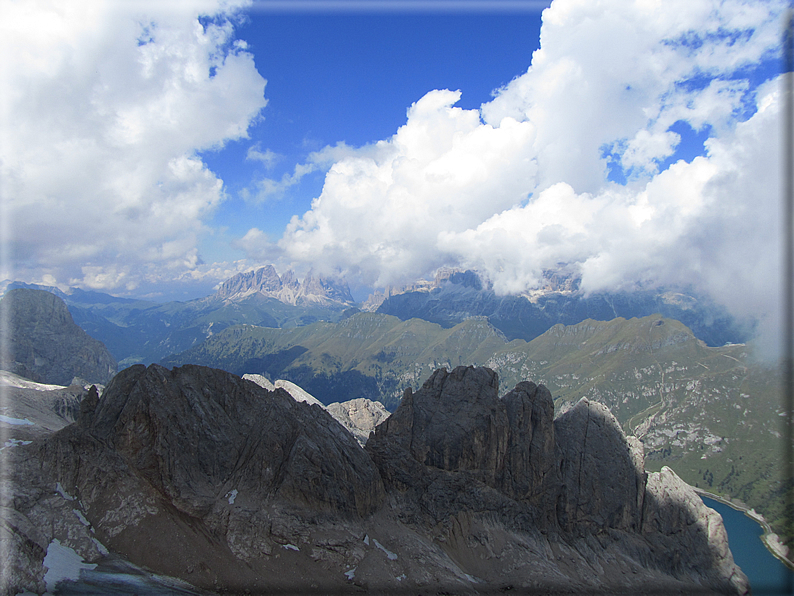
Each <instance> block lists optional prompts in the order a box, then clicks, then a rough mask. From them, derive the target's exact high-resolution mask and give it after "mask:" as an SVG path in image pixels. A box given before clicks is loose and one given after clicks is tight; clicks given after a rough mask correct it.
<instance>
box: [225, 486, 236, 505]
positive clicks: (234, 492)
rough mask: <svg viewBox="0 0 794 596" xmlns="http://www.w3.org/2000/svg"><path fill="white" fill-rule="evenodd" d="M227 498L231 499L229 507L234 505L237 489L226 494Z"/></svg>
mask: <svg viewBox="0 0 794 596" xmlns="http://www.w3.org/2000/svg"><path fill="white" fill-rule="evenodd" d="M226 496H227V497H228V499H229V505H234V500H235V499H236V498H237V489H236V488H235V489H234V490H233V491H231V492H228V493H226Z"/></svg>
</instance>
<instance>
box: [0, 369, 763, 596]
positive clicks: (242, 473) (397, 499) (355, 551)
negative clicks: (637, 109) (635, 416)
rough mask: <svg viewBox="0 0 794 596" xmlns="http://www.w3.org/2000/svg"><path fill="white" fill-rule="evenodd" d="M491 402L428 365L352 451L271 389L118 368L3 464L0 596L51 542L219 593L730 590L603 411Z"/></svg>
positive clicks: (39, 577) (333, 424)
mask: <svg viewBox="0 0 794 596" xmlns="http://www.w3.org/2000/svg"><path fill="white" fill-rule="evenodd" d="M498 385H499V382H498V378H497V376H496V374H495V373H494V372H493V371H492V370H490V369H487V368H474V367H458V368H456V369H454V370H453V371H451V372H450V371H447V370H446V369H440V370H438V371H436V372H435V373H434V374H433V375H432V376H431V377H430V378H429V379H428V380H427V381H426V382H425V383H424V385H423V386H422V388H421V389H420V390H418V391H417V392H415V393H414V392H412V391H411V390H406V393H405V396H404V398H403V400H402V402H401V404H400V406H399V407H398V408H397V410H396V411H395V412H394V414H392V415H391V416H390V417H388V418H387V419H386V420H385V421H384V422H382V423H381V424H380V425H379V426H377V428H376V429H375V431H374V433H373V434H372V435H371V436H370V438H369V440H368V441H367V442H366V445H365V447H364V448H362V447H361V446H360V445H359V443H358V442H357V441H356V440H355V438H354V437H353V435H351V434H350V433H349V432H348V431H347V430H345V428H344V427H343V426H342V425H341V424H339V423H338V422H337V421H336V420H334V419H333V418H332V417H331V415H330V414H329V413H328V412H327V411H326V410H324V409H323V408H321V407H320V406H317V405H310V404H308V403H305V402H298V401H296V400H295V399H293V398H292V397H290V395H289V394H288V393H287V392H286V391H285V390H283V389H275V390H273V391H269V390H268V389H266V388H264V387H260V386H259V385H257V384H256V383H254V382H251V381H247V380H243V379H241V378H239V377H236V376H234V375H232V374H229V373H226V372H223V371H219V370H215V369H209V368H204V367H199V366H190V365H188V366H183V367H180V368H175V369H173V370H168V369H165V368H163V367H161V366H157V365H152V366H150V367H148V368H145V367H144V366H142V365H138V366H133V367H131V368H129V369H126V370H124V371H122V372H121V373H119V374H118V375H117V376H116V377H115V378H114V379H113V380H112V382H111V383H110V384H109V385H108V386H107V388H106V389H105V391H104V393H103V394H102V395H101V397H100V396H99V395H98V393H97V392H91V393H89V394H88V395H87V396H86V397H85V398H84V399H83V403H82V404H81V407H80V413H79V417H78V419H77V421H76V422H75V423H73V424H71V425H69V426H67V427H65V428H63V429H61V430H59V431H57V432H55V433H53V434H50V435H49V436H47V437H44V438H38V439H35V440H33V441H32V442H31V443H30V444H27V445H20V446H17V447H15V448H14V449H13V450H8V451H6V452H4V457H5V458H6V462H5V463H6V465H4V466H3V467H2V471H3V475H4V477H3V478H2V480H3V483H2V486H3V487H4V491H3V493H2V497H3V502H2V504H1V505H2V506H3V507H4V511H6V512H7V515H5V516H4V519H5V520H6V524H5V525H4V526H2V527H0V534H2V536H0V538H2V540H3V542H4V544H10V545H11V546H12V547H13V550H12V552H13V553H14V556H13V557H10V558H9V559H7V560H5V561H4V563H3V565H4V568H3V569H2V577H3V579H4V582H5V585H4V591H5V593H7V594H16V593H17V592H19V591H23V590H31V591H34V592H38V593H41V592H43V591H44V590H45V588H46V587H47V586H46V582H45V581H44V573H45V569H44V568H43V566H42V560H43V559H44V556H45V553H47V552H48V551H49V550H51V549H53V548H54V547H53V545H57V546H58V548H71V549H73V550H74V552H75V553H76V554H77V555H79V556H80V557H82V558H83V559H84V560H85V561H87V562H89V563H92V562H100V561H102V560H103V558H106V557H108V556H111V555H112V554H113V553H115V555H116V556H117V555H121V556H123V557H125V558H126V559H128V560H129V561H131V562H132V563H135V564H137V565H141V566H144V567H146V568H148V569H150V570H152V571H154V572H157V573H161V574H165V575H169V576H173V577H177V578H181V579H183V580H186V581H188V582H189V583H190V584H192V585H193V586H196V587H197V588H200V589H205V590H210V591H213V592H223V593H241V594H242V593H253V594H256V593H265V592H267V593H272V592H279V591H281V592H285V593H294V592H300V593H348V592H351V593H359V592H362V593H363V592H366V591H373V592H377V593H411V594H413V593H426V592H427V593H439V592H443V593H455V594H478V593H492V592H502V591H510V590H515V591H516V592H518V593H550V592H559V593H571V592H574V593H579V592H583V591H587V592H605V593H614V592H624V593H638V592H642V593H654V592H656V593H670V592H682V591H683V592H686V593H692V592H703V593H730V594H743V593H746V592H747V591H748V586H747V582H746V578H745V577H744V575H743V574H742V572H741V570H739V569H738V567H736V565H735V564H734V562H733V558H732V555H731V553H730V550H729V549H728V544H727V537H726V534H725V530H724V528H723V526H722V520H721V518H720V517H719V515H717V514H716V513H715V512H713V511H712V510H710V509H708V508H707V507H705V505H703V503H702V502H701V501H700V500H699V499H698V498H697V496H696V495H695V494H694V492H693V491H692V489H691V488H690V487H689V486H687V485H686V484H684V483H683V482H682V481H681V480H680V479H679V478H678V477H677V476H676V475H675V474H674V473H673V472H672V471H671V470H669V469H667V468H665V469H663V470H662V472H660V473H656V474H646V473H645V472H644V469H643V456H642V449H641V445H640V444H639V442H637V441H635V440H633V439H632V438H631V437H626V436H625V435H624V434H623V433H622V431H621V429H620V427H619V425H618V424H617V423H616V421H615V419H614V418H613V417H612V416H611V414H609V412H608V411H607V410H606V408H604V407H602V406H600V405H599V404H596V403H594V402H589V401H586V400H583V401H581V402H580V403H579V404H577V405H576V406H575V407H573V408H571V409H570V410H568V411H567V412H565V413H564V414H562V415H561V416H559V417H558V418H557V419H556V420H555V419H554V409H553V405H552V400H551V395H550V394H549V392H548V391H547V390H546V389H545V388H544V387H543V386H537V385H535V384H534V383H530V382H522V383H519V384H518V386H516V388H515V389H514V390H513V391H511V392H510V393H508V394H507V395H505V396H504V397H503V398H501V399H500V398H499V397H498ZM108 553H111V555H109V554H108Z"/></svg>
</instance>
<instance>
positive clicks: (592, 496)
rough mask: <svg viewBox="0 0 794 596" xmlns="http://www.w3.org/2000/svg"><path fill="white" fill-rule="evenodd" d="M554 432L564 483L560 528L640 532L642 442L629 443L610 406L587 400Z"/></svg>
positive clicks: (559, 508)
mask: <svg viewBox="0 0 794 596" xmlns="http://www.w3.org/2000/svg"><path fill="white" fill-rule="evenodd" d="M554 429H555V433H556V440H557V448H558V451H559V454H560V471H561V475H562V483H563V484H562V491H561V493H560V496H559V498H558V505H557V518H558V521H559V523H560V525H561V526H562V527H564V528H566V529H567V530H569V531H574V530H580V529H582V528H585V527H589V528H594V527H595V528H605V527H606V528H616V529H621V530H631V531H637V530H638V529H639V527H640V519H641V512H642V504H643V498H644V494H645V471H644V464H642V462H643V457H642V454H641V452H640V453H639V454H637V453H636V450H637V449H638V448H641V445H640V444H639V442H636V441H631V442H629V440H628V439H627V438H626V436H625V435H624V434H623V431H622V430H621V428H620V424H619V423H618V421H617V420H616V419H615V417H614V416H613V415H612V414H611V413H610V412H609V409H607V408H606V406H603V405H602V404H599V403H596V402H591V401H589V400H587V399H582V400H580V401H579V403H577V404H576V406H574V407H573V408H571V409H570V410H568V411H567V412H565V413H564V414H562V415H561V416H560V417H559V418H557V420H555V422H554Z"/></svg>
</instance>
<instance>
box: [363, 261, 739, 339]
mask: <svg viewBox="0 0 794 596" xmlns="http://www.w3.org/2000/svg"><path fill="white" fill-rule="evenodd" d="M382 298H383V299H382V300H380V297H378V299H377V300H376V299H374V298H373V299H372V300H370V307H372V306H374V305H375V304H378V306H377V307H376V308H373V310H375V312H379V313H383V314H388V315H393V316H396V317H398V318H399V319H400V320H403V321H407V320H409V319H412V318H419V319H423V320H425V321H429V322H432V323H438V324H439V325H441V326H442V327H447V328H448V327H453V326H455V325H457V324H459V323H461V322H462V321H464V320H466V319H469V318H471V317H486V318H487V319H488V321H489V322H490V323H491V324H492V325H493V326H494V327H496V328H497V329H499V330H500V331H502V333H504V334H505V336H506V337H507V338H508V339H510V340H512V339H523V340H525V341H531V340H532V339H534V338H536V337H538V336H540V335H542V334H543V333H545V332H546V331H548V330H549V329H550V328H551V327H553V326H554V325H557V324H563V325H573V324H576V323H579V322H581V321H583V320H585V319H596V320H604V321H608V320H612V319H615V318H619V317H622V318H626V319H629V318H635V317H644V316H648V315H652V314H657V313H658V314H661V315H662V316H664V317H667V318H671V319H676V320H678V321H681V322H682V323H684V324H685V325H687V326H688V327H689V328H690V329H692V331H693V333H694V334H695V335H696V336H697V337H698V338H699V339H701V340H703V341H705V342H706V343H707V344H708V345H710V346H721V345H724V344H726V343H742V342H744V341H746V340H747V339H748V338H750V337H752V335H753V322H752V321H736V320H735V319H734V318H733V317H732V316H731V315H730V314H729V313H728V312H727V311H726V310H725V309H724V308H722V307H720V306H719V305H717V304H715V303H714V302H713V301H711V300H710V299H708V298H706V297H702V296H697V294H696V293H694V292H692V291H684V292H682V291H681V290H669V289H667V290H665V289H650V290H643V289H637V290H634V291H631V292H612V293H599V294H592V295H586V294H584V293H583V292H581V291H580V290H579V281H578V278H576V277H575V276H573V275H571V274H570V273H567V272H566V271H565V270H564V269H561V270H559V271H546V272H545V273H544V279H543V282H542V283H541V285H540V286H539V287H538V288H536V289H534V290H531V291H527V292H523V293H521V294H513V295H511V294H508V295H500V294H497V293H496V292H495V291H494V290H493V286H492V284H491V282H490V281H489V280H488V278H487V277H484V276H483V275H482V274H480V273H478V272H476V271H472V270H466V271H462V270H456V269H444V270H440V271H439V273H438V275H437V276H436V278H435V280H434V281H433V282H427V283H425V284H415V285H413V286H407V287H405V288H400V289H399V290H396V291H395V290H389V291H387V293H386V294H385V295H382Z"/></svg>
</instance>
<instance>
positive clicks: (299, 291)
mask: <svg viewBox="0 0 794 596" xmlns="http://www.w3.org/2000/svg"><path fill="white" fill-rule="evenodd" d="M254 294H261V295H263V296H266V297H268V298H275V299H276V300H280V301H281V302H284V303H286V304H292V305H311V304H319V305H326V304H335V303H339V304H352V303H353V297H352V296H351V295H350V288H349V287H348V285H347V282H346V281H345V280H344V279H341V278H335V277H321V276H315V274H314V272H313V271H309V273H308V274H307V275H306V277H305V278H304V279H303V281H302V282H300V281H299V280H298V278H297V277H296V276H295V273H294V272H293V271H287V272H285V273H284V274H283V275H282V276H279V275H278V273H277V272H276V269H275V267H273V265H267V266H266V267H261V268H259V269H255V270H252V271H247V272H244V273H238V274H237V275H234V276H232V277H230V278H229V279H227V280H226V281H225V282H223V283H222V284H221V287H220V288H219V289H218V291H217V292H216V293H215V294H214V295H213V296H212V298H213V299H216V300H240V299H243V298H247V297H248V296H251V295H254Z"/></svg>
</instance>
